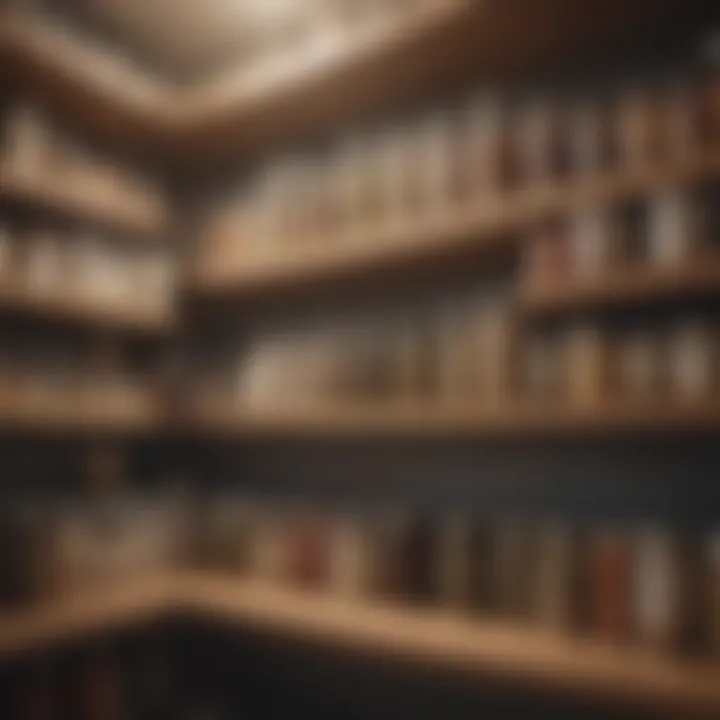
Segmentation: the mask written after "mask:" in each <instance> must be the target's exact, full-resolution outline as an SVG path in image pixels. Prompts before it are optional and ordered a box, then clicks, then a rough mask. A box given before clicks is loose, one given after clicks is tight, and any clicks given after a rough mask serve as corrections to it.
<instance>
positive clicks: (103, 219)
mask: <svg viewBox="0 0 720 720" xmlns="http://www.w3.org/2000/svg"><path fill="white" fill-rule="evenodd" d="M62 180H63V182H62V183H59V182H57V180H52V181H49V180H48V179H47V178H41V177H37V178H23V177H20V176H19V175H18V174H17V173H12V172H10V171H8V169H7V168H0V201H2V202H3V203H5V204H9V205H12V206H15V207H21V208H26V209H31V210H33V211H34V212H40V213H42V214H44V215H46V216H49V217H53V218H65V219H70V220H74V221H82V222H84V223H89V224H92V225H99V226H103V227H107V228H109V229H114V230H119V231H121V232H124V233H125V234H126V236H127V237H128V239H129V240H133V241H138V242H149V241H151V240H152V241H155V242H157V241H159V240H162V239H163V238H164V236H165V235H166V234H167V232H168V229H169V227H170V223H169V218H168V217H166V215H165V213H164V212H163V210H162V209H160V208H155V207H152V206H150V205H148V204H147V203H144V202H139V201H134V200H132V199H126V200H125V201H124V202H120V203H119V202H118V199H117V197H110V196H103V195H101V194H98V192H97V189H96V188H95V187H94V185H93V178H92V175H91V174H89V173H88V174H87V175H86V176H84V177H71V178H63V179H62Z"/></svg>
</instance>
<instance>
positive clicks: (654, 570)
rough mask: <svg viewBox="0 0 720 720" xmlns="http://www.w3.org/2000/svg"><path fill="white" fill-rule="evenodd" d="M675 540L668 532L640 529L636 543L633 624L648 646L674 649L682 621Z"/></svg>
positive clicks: (680, 574) (679, 640) (683, 609)
mask: <svg viewBox="0 0 720 720" xmlns="http://www.w3.org/2000/svg"><path fill="white" fill-rule="evenodd" d="M681 561H682V558H681V555H680V552H679V549H678V547H677V544H676V541H675V540H674V538H673V537H672V536H671V534H670V533H669V532H667V531H663V530H659V529H657V528H648V529H645V530H642V531H641V532H640V533H639V534H638V536H637V538H636V543H635V579H634V583H633V588H634V592H633V596H634V601H635V623H634V624H635V627H636V631H637V634H638V638H639V640H640V641H641V642H642V643H643V644H646V645H649V646H650V647H653V648H655V649H662V650H668V651H669V650H677V649H678V648H679V647H680V645H681V643H682V634H683V629H684V623H685V612H686V609H687V608H686V607H685V597H684V594H685V592H686V588H684V587H683V572H684V570H683V568H682V566H681Z"/></svg>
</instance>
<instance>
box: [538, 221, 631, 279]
mask: <svg viewBox="0 0 720 720" xmlns="http://www.w3.org/2000/svg"><path fill="white" fill-rule="evenodd" d="M569 233H570V238H571V240H570V259H569V265H570V267H571V268H572V272H573V274H575V275H577V276H579V277H581V278H584V277H589V276H593V275H600V274H601V273H604V272H608V271H609V270H610V269H611V268H612V267H613V265H614V264H615V263H616V262H617V261H618V259H619V258H620V257H621V255H622V252H623V249H624V248H623V246H624V242H623V241H624V237H623V235H624V233H623V226H622V222H621V220H620V218H618V217H617V216H615V215H613V214H612V213H610V212H609V211H605V210H600V211H595V212H593V211H589V212H583V213H579V214H577V215H575V216H573V218H572V219H571V220H570V230H569ZM541 260H542V258H541ZM548 261H549V259H548Z"/></svg>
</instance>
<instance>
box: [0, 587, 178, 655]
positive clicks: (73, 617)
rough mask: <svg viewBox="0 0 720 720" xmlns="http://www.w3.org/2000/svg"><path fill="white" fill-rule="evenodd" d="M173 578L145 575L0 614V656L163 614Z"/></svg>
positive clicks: (109, 629) (147, 619)
mask: <svg viewBox="0 0 720 720" xmlns="http://www.w3.org/2000/svg"><path fill="white" fill-rule="evenodd" d="M174 589H175V583H174V581H173V578H171V577H168V578H148V579H145V580H143V581H139V582H132V583H129V584H128V583H125V584H123V585H122V586H121V587H113V588H102V589H98V590H97V591H87V592H84V593H81V594H75V595H67V596H64V597H59V598H57V599H55V600H53V601H51V602H47V603H45V604H41V605H37V606H35V607H30V608H27V609H23V610H14V611H9V610H4V611H3V612H2V614H1V615H0V659H2V658H5V657H8V656H12V655H14V654H16V653H23V652H28V651H32V650H36V649H43V648H46V647H49V646H52V645H55V644H57V643H62V642H63V641H72V640H77V639H78V638H82V637H84V636H87V635H91V634H93V633H104V632H111V631H112V630H114V629H122V628H124V627H128V626H132V625H134V624H136V623H144V622H146V621H151V620H153V619H154V618H157V617H162V616H164V614H165V613H166V611H167V609H168V607H170V606H171V604H172V602H173V599H174Z"/></svg>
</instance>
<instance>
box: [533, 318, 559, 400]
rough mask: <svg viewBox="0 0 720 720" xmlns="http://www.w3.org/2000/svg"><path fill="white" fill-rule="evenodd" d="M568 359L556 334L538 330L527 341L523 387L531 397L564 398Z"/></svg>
mask: <svg viewBox="0 0 720 720" xmlns="http://www.w3.org/2000/svg"><path fill="white" fill-rule="evenodd" d="M564 378H565V358H564V355H563V352H562V343H561V342H560V339H559V337H558V336H557V334H556V333H554V332H550V331H544V332H537V333H534V334H532V335H530V336H529V337H527V338H526V339H525V341H524V343H523V389H524V394H525V395H526V397H527V398H528V399H529V400H534V401H544V402H558V401H560V400H561V399H562V397H563V388H564V382H563V381H564Z"/></svg>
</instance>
